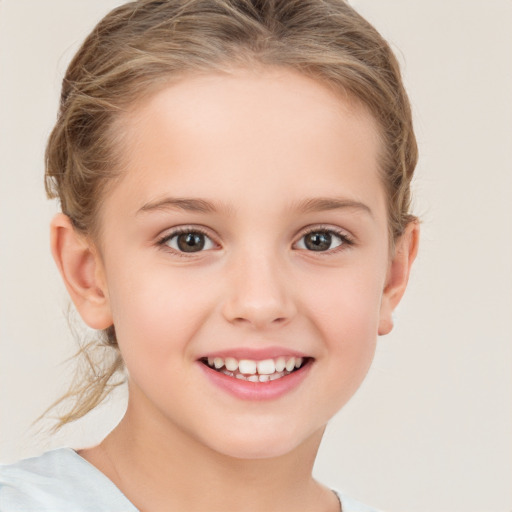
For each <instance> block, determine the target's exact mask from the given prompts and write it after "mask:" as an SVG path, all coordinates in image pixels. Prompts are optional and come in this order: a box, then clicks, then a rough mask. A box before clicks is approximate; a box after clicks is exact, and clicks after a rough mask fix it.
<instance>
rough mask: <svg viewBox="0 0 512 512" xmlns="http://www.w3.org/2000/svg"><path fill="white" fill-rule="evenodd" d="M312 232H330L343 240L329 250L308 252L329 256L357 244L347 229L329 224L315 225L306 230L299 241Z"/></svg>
mask: <svg viewBox="0 0 512 512" xmlns="http://www.w3.org/2000/svg"><path fill="white" fill-rule="evenodd" d="M312 233H328V234H330V235H334V236H335V237H337V238H339V239H340V240H341V243H340V245H338V246H337V247H335V248H334V249H328V250H327V251H308V252H316V253H317V254H319V255H320V256H324V255H325V256H327V255H331V254H336V253H338V252H340V251H344V250H346V249H347V248H349V247H351V246H353V245H354V244H355V240H354V239H353V238H352V237H351V236H350V235H349V234H348V233H347V232H345V231H341V230H339V229H335V228H332V227H329V226H322V225H320V226H314V227H312V228H310V229H308V230H306V231H305V232H304V233H302V235H301V236H300V238H299V241H300V240H302V239H304V238H305V237H306V236H308V235H310V234H312Z"/></svg>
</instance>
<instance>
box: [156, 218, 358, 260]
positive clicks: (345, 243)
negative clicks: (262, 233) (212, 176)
mask: <svg viewBox="0 0 512 512" xmlns="http://www.w3.org/2000/svg"><path fill="white" fill-rule="evenodd" d="M192 233H194V234H199V235H203V236H204V237H206V238H207V239H209V240H210V241H211V242H212V243H213V244H215V245H218V244H216V243H215V242H214V241H213V239H212V237H211V236H210V235H209V234H208V233H207V232H206V230H204V229H201V228H198V227H182V228H176V229H175V230H173V231H172V232H171V233H167V234H166V235H164V236H162V237H161V238H160V239H159V240H158V241H157V245H158V246H159V247H162V248H165V249H166V250H169V251H172V252H173V253H174V254H177V255H178V256H180V257H184V258H187V257H190V255H193V254H197V253H200V252H204V251H203V250H200V251H195V252H194V251H191V252H190V253H187V252H185V251H179V250H176V249H174V248H172V247H169V246H167V243H168V242H169V241H170V240H172V239H173V238H175V237H177V236H180V235H184V234H192ZM312 233H328V234H330V235H334V236H335V237H337V238H339V239H340V241H341V243H340V244H339V245H338V246H337V247H335V248H334V249H328V250H326V251H311V250H310V251H308V250H307V249H301V250H306V251H307V252H317V253H318V254H320V255H330V254H335V253H337V252H339V251H343V250H345V249H347V248H348V247H350V246H353V245H354V243H355V241H354V240H353V238H352V237H351V236H350V235H348V234H347V233H346V232H344V231H341V230H338V229H333V228H332V227H327V226H315V227H312V228H310V229H308V230H306V231H305V232H304V233H302V234H301V236H300V238H299V241H300V240H302V239H304V238H305V237H306V236H308V235H310V234H312ZM297 243H298V242H295V244H294V245H296V244H297ZM166 246H167V247H166Z"/></svg>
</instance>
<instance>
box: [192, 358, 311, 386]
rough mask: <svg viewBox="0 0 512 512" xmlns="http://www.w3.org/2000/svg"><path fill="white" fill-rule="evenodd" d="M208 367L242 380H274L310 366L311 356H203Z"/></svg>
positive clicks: (202, 361) (201, 360)
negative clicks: (254, 357)
mask: <svg viewBox="0 0 512 512" xmlns="http://www.w3.org/2000/svg"><path fill="white" fill-rule="evenodd" d="M199 361H200V362H201V363H202V364H204V365H205V366H207V367H208V368H210V369H212V370H214V371H216V372H218V373H221V374H224V375H227V376H228V377H232V378H235V379H239V380H241V381H247V382H258V383H260V382H263V383H264V382H273V381H276V380H279V379H282V378H284V377H286V376H288V375H290V374H292V373H296V372H298V371H299V370H301V369H303V368H305V367H306V366H309V365H310V364H311V362H312V361H313V358H311V357H294V356H280V357H276V358H269V359H263V360H254V359H236V358H235V357H203V358H201V359H200V360H199Z"/></svg>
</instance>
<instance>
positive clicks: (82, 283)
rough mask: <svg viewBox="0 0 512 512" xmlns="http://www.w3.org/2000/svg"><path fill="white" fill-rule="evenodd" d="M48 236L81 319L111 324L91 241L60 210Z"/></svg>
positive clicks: (104, 325)
mask: <svg viewBox="0 0 512 512" xmlns="http://www.w3.org/2000/svg"><path fill="white" fill-rule="evenodd" d="M50 240H51V249H52V254H53V258H54V260H55V263H56V264H57V267H58V268H59V271H60V274H61V276H62V279H63V280H64V284H65V285H66V288H67V290H68V293H69V295H70V296H71V299H72V300H73V303H74V304H75V306H76V308H77V310H78V312H79V313H80V316H81V317H82V319H83V320H84V322H85V323H86V324H87V325H88V326H89V327H92V328H93V329H106V328H107V327H110V326H111V325H112V314H111V312H110V304H109V301H108V293H107V288H106V283H105V279H104V272H103V265H102V262H101V259H100V257H99V254H98V252H97V250H96V249H95V247H94V245H93V244H92V242H91V241H90V240H88V239H87V238H86V237H85V236H84V235H82V234H81V233H79V232H77V230H76V229H75V228H74V226H73V224H72V222H71V220H70V218H69V217H68V216H67V215H64V214H62V213H59V214H57V215H56V216H55V217H54V219H53V220H52V222H51V225H50Z"/></svg>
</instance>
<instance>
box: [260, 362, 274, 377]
mask: <svg viewBox="0 0 512 512" xmlns="http://www.w3.org/2000/svg"><path fill="white" fill-rule="evenodd" d="M257 367H258V373H259V374H260V375H271V374H272V373H275V371H276V365H275V363H274V360H273V359H265V360H264V361H258V364H257Z"/></svg>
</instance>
